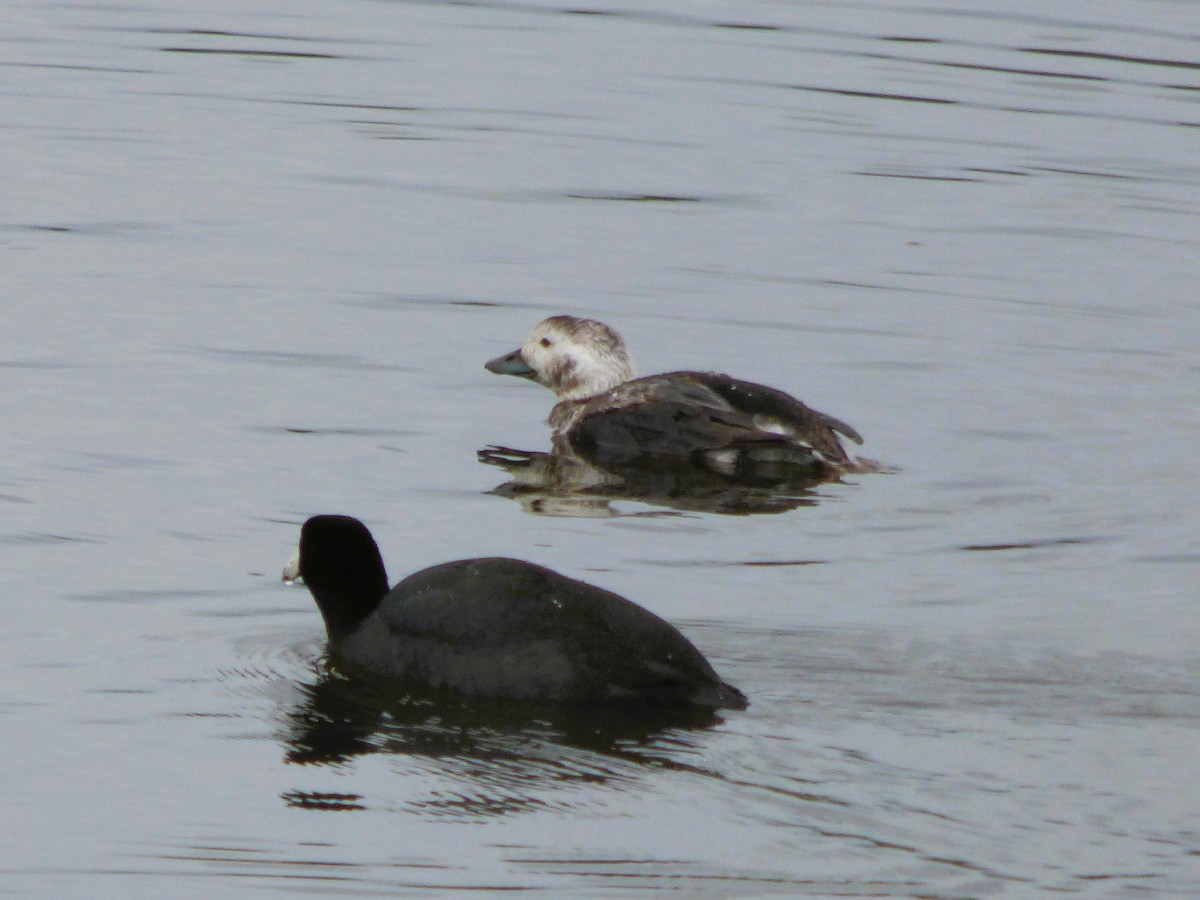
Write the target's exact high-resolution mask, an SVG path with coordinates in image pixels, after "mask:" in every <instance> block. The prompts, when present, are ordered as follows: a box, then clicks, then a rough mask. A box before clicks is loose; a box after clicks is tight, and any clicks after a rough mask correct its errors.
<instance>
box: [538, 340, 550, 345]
mask: <svg viewBox="0 0 1200 900" xmlns="http://www.w3.org/2000/svg"><path fill="white" fill-rule="evenodd" d="M540 343H541V345H542V346H543V347H549V346H550V338H542V340H541V341H540Z"/></svg>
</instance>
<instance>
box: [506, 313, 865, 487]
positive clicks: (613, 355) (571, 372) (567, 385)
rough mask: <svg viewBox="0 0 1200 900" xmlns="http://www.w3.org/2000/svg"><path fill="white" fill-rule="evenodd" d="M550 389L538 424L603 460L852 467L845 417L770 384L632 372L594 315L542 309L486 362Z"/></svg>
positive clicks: (855, 437) (830, 470)
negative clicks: (522, 333) (507, 348)
mask: <svg viewBox="0 0 1200 900" xmlns="http://www.w3.org/2000/svg"><path fill="white" fill-rule="evenodd" d="M485 368H486V369H487V370H488V371H489V372H493V373H495V374H497V375H516V376H518V377H521V378H528V379H531V380H533V381H536V382H537V383H538V384H541V385H543V386H545V387H548V388H550V390H552V391H554V393H555V395H556V396H557V398H558V402H557V403H555V405H554V407H553V408H552V409H551V410H550V415H549V417H548V418H547V420H546V421H547V422H548V423H549V424H550V425H551V427H552V428H553V429H554V442H555V446H556V448H558V449H560V450H568V449H569V450H574V451H576V452H579V453H581V454H584V455H597V454H599V455H603V456H604V457H605V458H606V459H607V460H608V461H610V462H611V461H615V462H629V461H633V460H635V459H638V458H642V457H686V458H690V459H692V460H694V461H697V462H700V463H701V464H702V465H704V466H705V467H706V468H710V469H713V470H714V471H718V472H723V473H726V474H732V473H733V472H735V471H736V470H737V469H738V467H739V466H742V465H744V464H747V463H749V464H756V463H791V464H796V465H803V466H812V467H814V468H817V469H822V470H825V471H826V473H827V474H836V473H840V472H846V471H856V470H858V469H859V463H858V461H856V460H854V459H852V458H851V457H850V455H849V454H848V453H847V452H846V449H845V448H844V447H843V446H842V442H841V440H840V439H839V437H838V435H841V436H842V437H845V438H849V439H850V440H852V441H854V442H855V443H857V444H861V443H862V436H861V435H859V433H858V432H857V431H856V430H855V429H854V428H852V427H851V426H849V425H847V424H846V423H845V422H843V421H841V420H840V419H835V418H834V417H833V416H830V415H826V414H825V413H822V412H818V411H817V410H815V409H812V408H810V407H808V406H806V405H805V404H804V403H802V402H801V401H799V400H797V399H796V398H795V397H793V396H791V395H790V394H787V393H784V392H783V391H780V390H777V389H775V388H770V387H766V386H764V385H761V384H755V383H753V382H749V381H741V380H739V379H736V378H731V377H729V376H728V375H720V374H717V373H713V372H693V371H680V372H668V373H665V374H662V375H648V376H644V377H641V378H637V377H635V376H634V368H633V362H632V360H631V358H630V355H629V351H628V349H627V348H626V346H625V341H624V340H623V339H622V338H621V335H620V334H618V333H617V332H616V331H614V330H613V329H612V328H610V327H609V326H607V325H605V324H604V323H603V322H598V321H596V320H595V319H582V318H578V317H576V316H567V315H557V316H550V317H549V318H547V319H544V320H542V321H541V322H540V323H538V325H537V327H535V328H534V329H533V332H532V333H531V334H530V335H529V338H528V339H527V340H526V341H525V343H524V344H523V345H522V346H521V347H520V348H518V349H517V350H513V351H512V352H511V353H506V354H504V355H503V356H498V357H496V358H495V359H493V360H490V361H489V362H487V363H486V364H485Z"/></svg>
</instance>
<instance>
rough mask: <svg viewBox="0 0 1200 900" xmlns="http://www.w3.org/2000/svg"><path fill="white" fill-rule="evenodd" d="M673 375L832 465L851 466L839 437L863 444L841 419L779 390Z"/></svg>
mask: <svg viewBox="0 0 1200 900" xmlns="http://www.w3.org/2000/svg"><path fill="white" fill-rule="evenodd" d="M672 375H673V376H679V377H685V378H687V379H688V380H690V381H692V382H695V383H696V384H700V385H703V386H704V387H706V388H708V389H709V390H710V391H712V392H713V393H715V394H717V395H718V396H720V397H721V398H722V399H723V400H724V401H726V402H727V403H728V404H729V405H730V406H732V407H733V408H734V409H736V410H738V411H739V412H743V413H745V414H747V415H749V416H751V417H752V418H753V419H754V420H755V421H756V422H757V423H758V424H759V425H760V426H761V427H764V428H767V429H770V430H779V431H780V432H781V433H784V434H789V435H791V436H792V437H794V438H795V439H796V440H799V441H803V442H804V443H807V444H809V445H810V446H811V447H812V448H813V449H814V450H817V451H819V452H820V453H822V454H824V455H825V456H826V457H827V458H828V459H829V460H830V461H831V462H835V463H840V464H848V463H850V458H849V457H848V456H847V454H846V451H845V449H844V448H843V447H842V445H841V442H840V441H839V440H838V438H837V435H838V434H841V435H843V436H844V437H847V438H849V439H850V440H852V441H854V443H856V444H861V443H862V442H863V439H862V435H860V434H859V433H858V431H856V430H855V429H854V428H853V427H851V426H850V425H847V424H846V423H845V422H843V421H842V420H841V419H835V418H834V417H833V416H830V415H827V414H826V413H823V412H820V411H819V410H815V409H813V408H812V407H810V406H807V405H806V404H804V403H802V402H801V401H800V400H797V399H796V398H795V397H793V396H792V395H791V394H788V393H786V392H784V391H781V390H777V389H776V388H772V387H767V386H766V385H762V384H755V383H754V382H752V381H741V380H740V379H737V378H730V377H729V376H728V375H721V374H718V373H716V372H677V373H672ZM835 432H836V433H835Z"/></svg>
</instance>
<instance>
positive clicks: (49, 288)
mask: <svg viewBox="0 0 1200 900" xmlns="http://www.w3.org/2000/svg"><path fill="white" fill-rule="evenodd" d="M0 95H2V106H0V110H2V112H0V165H2V167H3V172H4V178H3V185H4V189H3V202H2V203H0V272H2V273H3V274H2V275H0V285H2V292H0V305H2V309H3V319H2V327H0V370H2V371H0V409H2V413H0V423H2V430H0V510H2V511H3V520H2V524H0V554H2V556H0V559H2V560H3V565H2V567H0V572H3V575H2V576H0V583H2V585H3V595H4V599H3V604H4V605H3V609H4V622H3V627H2V628H0V684H2V685H3V690H2V691H0V734H2V735H3V740H2V742H0V808H2V809H3V810H4V822H5V826H4V840H3V841H2V842H0V873H2V874H0V892H4V893H11V894H13V895H38V896H54V897H62V896H84V895H86V896H113V897H116V896H120V897H130V896H136V897H143V896H144V897H160V896H167V895H170V896H177V897H181V896H195V897H211V896H216V895H218V894H221V895H228V894H231V893H232V894H234V895H246V896H250V895H257V894H263V893H276V894H298V893H314V894H318V895H343V896H369V895H381V896H395V895H407V896H419V895H425V894H428V893H431V892H432V891H433V890H434V889H446V890H457V891H468V890H470V891H473V892H475V893H476V894H478V893H479V892H480V891H483V892H485V893H487V892H491V891H497V892H498V891H501V890H505V891H518V892H523V893H535V894H543V895H546V896H588V897H593V896H635V895H645V894H655V893H657V894H662V893H669V894H672V895H680V896H714V897H733V896H737V897H750V896H784V897H796V896H806V897H830V896H838V897H843V896H845V897H866V896H870V897H878V896H887V897H892V896H896V897H937V898H959V897H990V896H999V895H1007V896H1030V895H1035V894H1040V893H1054V894H1056V895H1057V894H1067V895H1086V896H1103V897H1142V896H1153V897H1167V896H1178V897H1192V896H1196V895H1197V894H1200V828H1198V826H1197V814H1198V813H1200V786H1198V785H1200V782H1198V780H1197V778H1196V764H1197V759H1200V651H1198V649H1197V635H1198V633H1200V606H1198V604H1197V599H1198V593H1200V592H1198V589H1197V585H1198V583H1200V577H1198V576H1200V537H1198V535H1200V503H1197V490H1196V487H1197V476H1196V474H1195V471H1194V462H1195V453H1196V446H1197V444H1198V443H1200V428H1198V417H1197V413H1198V409H1197V398H1198V396H1200V392H1198V390H1197V382H1198V379H1200V364H1198V362H1197V355H1196V347H1197V336H1198V335H1200V303H1198V301H1197V297H1198V295H1197V284H1198V283H1200V228H1198V226H1197V213H1198V212H1200V18H1198V17H1197V16H1196V8H1195V5H1194V4H1193V3H1191V2H1186V0H1185V2H1167V0H1160V2H1149V0H1128V2H1116V0H1107V2H1095V0H1087V2H1083V0H1079V2H1069V0H1064V2H1058V3H1033V2H1027V0H1021V2H1000V0H990V2H982V3H977V4H961V3H945V2H933V3H871V2H836V0H835V2H828V3H764V2H758V3H746V4H734V3H723V2H712V3H683V2H655V3H649V2H646V3H628V4H623V5H616V4H614V5H600V6H586V5H583V6H579V5H571V4H567V5H565V6H554V5H539V4H537V3H514V4H508V3H486V2H485V3H474V4H465V5H455V4H442V3H402V2H370V0H306V2H301V3H294V2H289V3H284V2H275V0H257V2H251V3H232V2H224V3H203V4H201V3H188V4H162V3H160V4H154V3H153V2H151V3H149V4H132V5H131V4H105V3H97V4H69V3H68V4H63V3H50V2H46V0H23V2H22V0H18V2H15V3H9V4H8V5H7V6H6V10H5V13H4V25H3V28H2V29H0ZM558 312H567V313H574V314H579V315H591V316H595V317H597V318H600V319H603V320H604V321H607V322H608V323H610V324H612V325H613V326H615V327H616V328H618V329H619V330H621V331H622V332H623V333H624V335H625V336H626V339H627V340H628V342H629V343H630V345H631V347H632V349H633V351H634V353H635V357H636V360H637V362H638V363H639V366H640V368H641V370H642V371H644V372H653V371H666V370H670V369H673V368H704V369H713V370H719V371H726V372H729V373H731V374H734V375H737V376H739V377H742V378H748V379H752V380H757V381H760V382H763V383H766V384H770V385H774V386H777V387H780V388H783V389H785V390H789V391H792V392H794V393H796V394H797V395H799V396H801V397H802V398H804V399H805V400H806V401H807V402H809V403H810V404H812V405H813V406H815V407H817V408H818V409H822V410H825V411H827V412H829V413H831V414H833V415H835V416H837V417H839V418H842V419H844V420H846V421H847V422H850V423H851V424H852V425H854V426H855V427H856V428H857V429H859V430H860V431H861V432H862V433H863V434H864V435H865V437H866V439H867V443H866V446H865V447H864V448H863V453H864V454H865V455H867V456H869V457H871V458H873V459H877V460H880V461H883V462H885V463H886V464H888V465H889V466H892V467H894V468H896V469H897V470H898V471H896V472H894V473H891V474H870V475H856V476H852V477H847V478H846V479H844V480H843V482H841V483H834V484H827V485H822V486H820V487H819V488H817V489H816V490H815V492H814V493H812V494H811V495H805V496H804V497H797V500H798V501H799V500H803V502H796V503H792V504H784V506H785V507H786V508H781V509H777V510H775V511H773V512H772V514H762V515H723V514H720V513H718V512H714V511H705V510H704V509H687V508H680V507H678V506H676V507H672V506H670V505H669V504H666V503H656V502H652V501H650V500H647V499H645V498H643V499H638V498H636V497H635V498H620V497H617V498H609V499H606V500H604V501H603V502H600V503H597V504H594V505H592V506H591V507H590V508H588V509H586V510H582V511H581V510H579V509H569V508H568V509H562V508H558V507H556V506H555V505H554V504H550V505H549V506H538V505H536V504H522V503H518V502H514V501H513V500H512V499H510V498H508V497H506V496H503V495H497V494H496V493H493V491H494V490H495V489H496V488H497V487H498V486H499V485H500V484H501V483H502V482H503V481H504V473H503V472H501V471H499V470H497V469H496V468H494V467H490V466H484V465H480V464H479V463H478V462H477V461H476V457H475V454H476V451H477V450H479V449H480V448H483V447H486V446H488V445H490V444H502V445H505V446H509V447H518V448H523V449H528V450H538V449H545V448H546V447H547V446H548V431H547V428H546V426H545V425H544V424H543V422H542V420H543V418H544V417H545V415H546V413H547V412H548V410H549V407H550V403H551V396H550V394H549V393H548V392H546V391H545V390H543V389H542V388H539V387H537V386H535V385H531V384H528V383H524V382H519V381H516V380H515V379H502V378H496V377H495V376H492V375H490V374H488V373H487V372H485V371H484V370H483V367H482V366H483V362H484V361H485V360H487V359H489V358H491V357H493V356H495V355H497V354H499V353H501V352H504V351H506V350H509V349H511V348H512V347H514V346H516V345H517V344H518V343H519V342H520V341H521V340H522V339H523V338H524V336H525V335H526V333H527V332H528V331H529V330H530V329H531V328H532V326H533V325H534V324H535V323H536V322H537V321H538V320H539V319H541V318H542V317H543V316H545V315H549V314H551V313H558ZM534 509H540V511H541V512H542V513H543V514H541V515H537V514H534V513H533V512H531V511H530V510H534ZM317 512H344V513H350V514H353V515H356V516H358V517H360V518H362V519H363V520H364V521H366V522H367V523H368V524H369V525H370V526H371V528H372V529H373V531H374V532H375V535H376V537H377V538H378V540H379V542H380V544H381V546H382V548H383V550H384V555H385V558H386V559H387V560H388V563H389V566H390V574H391V576H392V577H393V579H398V578H399V577H401V576H402V575H404V574H406V573H408V572H411V571H415V570H416V569H418V568H421V567H423V566H426V565H430V564H433V563H436V562H441V561H444V560H446V559H452V558H459V557H463V556H475V555H489V554H502V555H512V556H519V557H522V558H526V559H530V560H533V561H535V562H538V563H542V564H546V565H550V566H552V567H554V568H556V569H559V570H560V571H562V572H564V573H566V574H569V575H572V576H576V577H582V578H584V579H586V580H589V581H591V582H593V583H596V584H599V585H602V586H603V587H606V588H609V589H612V590H615V591H618V592H620V593H622V594H624V595H626V596H628V597H630V598H632V599H634V600H636V601H638V602H639V603H642V604H643V605H645V606H647V607H649V608H650V609H652V610H654V611H655V612H656V613H659V614H660V615H662V616H664V617H666V618H668V619H669V620H671V621H672V622H674V623H676V624H677V625H678V626H679V627H680V628H681V629H682V630H683V631H684V632H685V633H686V634H687V635H688V636H689V637H690V638H691V639H692V640H693V641H694V642H695V643H696V644H697V645H699V646H700V647H701V648H702V649H703V650H704V651H705V652H706V654H707V655H708V656H709V657H710V658H711V659H712V661H713V663H714V665H715V666H716V667H717V669H718V670H719V671H720V672H721V674H722V675H723V676H724V677H725V678H727V679H728V680H729V681H731V682H732V683H734V684H736V685H738V686H739V687H741V688H742V689H743V690H745V691H746V692H747V694H748V695H749V696H750V698H751V701H752V706H751V707H750V709H749V710H748V711H746V712H744V713H738V712H730V713H727V714H723V715H722V716H721V717H719V718H717V719H716V720H714V721H708V722H674V723H664V724H661V725H659V724H651V725H648V726H646V727H640V726H638V725H637V723H616V724H614V723H611V722H609V723H606V722H603V721H594V722H593V721H586V720H585V721H582V722H579V721H574V722H566V723H563V722H556V721H542V720H539V719H536V718H534V719H528V720H522V719H521V718H520V717H519V716H518V717H513V718H505V717H503V716H497V715H491V714H489V715H479V716H476V717H474V718H471V717H470V716H467V717H466V718H465V719H464V718H461V717H456V715H455V714H454V713H453V712H452V711H440V710H432V711H429V710H420V709H418V710H412V709H409V708H407V707H405V706H404V705H403V704H400V705H392V706H388V705H383V704H375V703H373V701H372V700H371V698H369V697H368V698H363V697H355V696H344V695H341V694H339V689H338V686H337V685H336V684H333V683H330V682H327V681H325V680H324V678H323V676H322V671H323V670H322V667H321V657H322V653H323V631H322V628H321V624H320V620H319V617H318V615H317V612H316V609H315V607H314V606H313V604H312V602H311V600H310V598H309V596H308V594H307V592H306V591H304V590H303V589H302V588H299V587H290V588H289V587H287V586H284V585H282V584H280V583H279V581H278V573H279V571H280V569H281V568H282V566H283V564H284V563H285V562H286V561H287V559H288V557H289V556H290V555H291V553H292V552H293V549H294V546H295V541H296V537H297V533H298V526H299V524H300V523H301V522H302V521H303V520H304V519H305V518H306V517H307V516H309V515H311V514H314V513H317ZM550 512H561V513H567V514H565V515H548V514H545V513H550Z"/></svg>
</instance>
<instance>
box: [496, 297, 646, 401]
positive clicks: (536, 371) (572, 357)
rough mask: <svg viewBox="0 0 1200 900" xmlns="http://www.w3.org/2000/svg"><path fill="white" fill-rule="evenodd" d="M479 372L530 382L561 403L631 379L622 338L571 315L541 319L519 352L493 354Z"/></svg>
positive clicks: (594, 323) (631, 372)
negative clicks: (492, 357) (543, 387)
mask: <svg viewBox="0 0 1200 900" xmlns="http://www.w3.org/2000/svg"><path fill="white" fill-rule="evenodd" d="M484 368H486V369H487V370H488V371H489V372H494V373H495V374H497V375H516V376H518V377H521V378H530V379H532V380H534V381H536V382H537V383H538V384H540V385H543V386H545V387H548V388H550V390H552V391H554V393H555V394H556V395H557V397H558V399H559V400H560V401H562V400H583V399H585V398H587V397H594V396H595V395H596V394H602V393H604V392H605V391H607V390H611V389H612V388H614V387H616V386H617V385H618V384H621V383H622V382H624V381H628V380H629V379H630V378H632V377H633V362H632V360H631V359H630V358H629V351H628V350H627V349H626V348H625V341H623V340H622V339H621V336H620V335H619V334H617V333H616V332H615V331H613V330H612V329H611V328H609V327H608V326H607V325H605V324H604V323H603V322H597V321H596V320H595V319H580V318H577V317H575V316H551V317H550V318H548V319H543V320H542V321H541V322H539V323H538V325H537V327H536V328H534V329H533V333H532V334H530V335H529V338H528V339H527V340H526V341H525V344H524V345H523V346H522V347H521V348H520V349H519V350H514V351H512V352H511V353H506V354H505V355H504V356H497V357H496V358H495V359H493V360H491V361H490V362H488V363H487V364H486V365H485V366H484Z"/></svg>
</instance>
